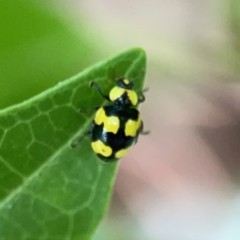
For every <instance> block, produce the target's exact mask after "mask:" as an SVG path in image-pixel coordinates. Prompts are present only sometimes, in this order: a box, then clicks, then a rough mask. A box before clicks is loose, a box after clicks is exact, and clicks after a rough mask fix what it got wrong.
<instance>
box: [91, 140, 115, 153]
mask: <svg viewBox="0 0 240 240" xmlns="http://www.w3.org/2000/svg"><path fill="white" fill-rule="evenodd" d="M91 145H92V149H93V151H94V152H95V153H98V154H101V155H102V156H104V157H109V156H111V154H112V149H111V148H110V147H108V146H106V145H105V144H104V143H103V142H102V141H100V140H97V141H96V142H92V143H91Z"/></svg>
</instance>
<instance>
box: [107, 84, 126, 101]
mask: <svg viewBox="0 0 240 240" xmlns="http://www.w3.org/2000/svg"><path fill="white" fill-rule="evenodd" d="M124 92H125V89H124V88H120V87H114V88H112V90H111V91H110V93H109V98H110V100H111V101H113V102H114V101H115V100H117V99H118V98H120V97H121V96H122V95H123V94H124Z"/></svg>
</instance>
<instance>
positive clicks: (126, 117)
mask: <svg viewBox="0 0 240 240" xmlns="http://www.w3.org/2000/svg"><path fill="white" fill-rule="evenodd" d="M90 86H91V87H94V88H96V90H97V91H98V92H99V93H100V94H101V96H102V97H103V98H105V99H106V100H107V101H109V102H110V103H111V104H110V105H106V106H102V107H96V108H95V109H96V110H97V112H96V114H95V117H94V120H93V123H92V126H91V129H90V131H88V132H86V133H85V134H84V135H83V136H82V137H81V138H79V139H78V140H77V142H76V143H75V144H72V147H76V146H77V145H78V143H79V142H80V141H81V140H82V138H83V137H85V136H86V135H90V140H91V147H92V149H93V151H94V152H95V153H96V154H97V156H98V157H99V158H100V159H101V160H102V161H104V162H113V161H116V160H118V159H120V158H122V157H123V156H125V155H126V154H127V153H128V152H129V150H130V149H131V148H132V146H133V145H134V144H136V143H137V140H138V136H139V134H148V132H144V131H143V122H142V118H141V115H140V113H139V111H138V110H137V109H136V106H137V105H138V104H139V103H142V102H144V101H145V96H144V95H143V92H142V93H141V96H140V98H139V97H138V95H137V93H136V92H135V91H134V90H133V82H132V81H130V80H128V79H126V78H119V79H117V80H116V86H115V87H113V88H112V89H111V90H110V93H109V95H108V96H107V95H104V94H103V93H102V91H101V89H100V88H99V86H98V84H97V83H96V82H91V83H90Z"/></svg>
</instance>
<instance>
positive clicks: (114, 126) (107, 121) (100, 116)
mask: <svg viewBox="0 0 240 240" xmlns="http://www.w3.org/2000/svg"><path fill="white" fill-rule="evenodd" d="M95 123H96V124H97V125H101V124H102V123H103V127H104V130H105V131H106V132H112V133H114V134H116V133H117V131H118V129H119V127H120V121H119V118H118V117H115V116H110V117H108V116H107V115H106V113H105V111H104V108H102V107H101V108H99V110H98V111H97V113H96V116H95Z"/></svg>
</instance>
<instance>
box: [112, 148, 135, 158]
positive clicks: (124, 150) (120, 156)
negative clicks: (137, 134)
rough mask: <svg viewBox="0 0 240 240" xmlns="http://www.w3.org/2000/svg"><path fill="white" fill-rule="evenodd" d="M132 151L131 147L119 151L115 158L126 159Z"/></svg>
mask: <svg viewBox="0 0 240 240" xmlns="http://www.w3.org/2000/svg"><path fill="white" fill-rule="evenodd" d="M130 149H131V147H129V148H126V149H122V150H119V151H118V152H116V154H115V158H122V157H124V156H125V155H126V154H127V153H128V152H129V151H130Z"/></svg>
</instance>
